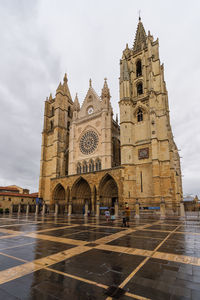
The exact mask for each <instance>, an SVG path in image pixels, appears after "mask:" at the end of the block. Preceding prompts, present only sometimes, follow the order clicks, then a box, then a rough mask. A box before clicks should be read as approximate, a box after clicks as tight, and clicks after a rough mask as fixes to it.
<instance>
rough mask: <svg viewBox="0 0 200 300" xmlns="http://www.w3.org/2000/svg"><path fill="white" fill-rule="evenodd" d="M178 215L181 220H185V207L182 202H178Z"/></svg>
mask: <svg viewBox="0 0 200 300" xmlns="http://www.w3.org/2000/svg"><path fill="white" fill-rule="evenodd" d="M180 215H181V218H185V207H184V203H183V201H181V202H180Z"/></svg>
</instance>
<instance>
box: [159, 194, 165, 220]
mask: <svg viewBox="0 0 200 300" xmlns="http://www.w3.org/2000/svg"><path fill="white" fill-rule="evenodd" d="M165 217H166V208H165V201H164V199H162V200H161V202H160V218H161V219H165Z"/></svg>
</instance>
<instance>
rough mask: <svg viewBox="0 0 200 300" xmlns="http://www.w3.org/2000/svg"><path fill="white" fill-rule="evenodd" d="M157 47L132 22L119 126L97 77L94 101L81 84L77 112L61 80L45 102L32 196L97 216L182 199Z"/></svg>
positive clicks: (173, 204)
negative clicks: (82, 94) (82, 91)
mask: <svg viewBox="0 0 200 300" xmlns="http://www.w3.org/2000/svg"><path fill="white" fill-rule="evenodd" d="M158 48H159V43H158V40H154V38H153V36H152V35H151V34H150V32H148V35H147V34H146V32H145V29H144V27H143V24H142V22H141V20H140V19H139V23H138V27H137V31H136V36H135V41H134V44H133V48H129V47H128V45H127V46H126V48H125V50H124V51H123V54H122V58H121V60H120V83H119V84H120V98H119V109H120V124H119V122H118V119H117V118H116V120H114V119H113V110H112V106H111V102H110V98H111V96H110V91H109V87H108V84H107V80H106V79H105V81H104V85H103V88H102V93H101V96H98V95H97V93H96V92H95V90H94V89H93V87H92V82H91V80H90V82H89V89H88V92H87V95H86V97H85V99H84V101H83V103H82V105H81V106H80V104H79V100H78V97H77V95H76V97H75V99H74V101H73V100H72V97H71V94H70V90H69V87H68V79H67V76H66V74H65V76H64V80H63V83H60V84H59V86H58V88H57V90H56V95H55V97H54V98H53V97H52V95H50V97H49V98H47V99H46V101H45V112H44V128H43V133H42V149H41V164H40V181H39V197H40V198H42V199H43V200H44V201H45V203H47V204H58V206H59V209H60V211H65V212H67V213H68V214H69V215H70V214H71V213H82V212H83V208H84V207H87V209H89V210H90V211H91V212H92V213H93V214H96V215H99V213H100V210H101V208H103V207H115V209H116V210H117V209H118V208H119V209H122V207H123V205H124V203H125V202H128V203H129V206H130V207H131V209H133V210H134V209H135V208H136V205H139V206H140V208H148V207H161V206H162V205H164V206H165V208H166V210H167V211H169V212H172V211H173V212H175V211H176V212H178V211H179V208H180V203H181V201H182V181H181V168H180V157H179V153H178V149H177V146H176V144H175V142H174V140H173V134H172V130H171V125H170V117H169V106H168V93H167V89H166V84H165V81H164V66H163V64H161V63H160V59H159V49H158Z"/></svg>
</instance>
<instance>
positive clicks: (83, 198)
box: [72, 178, 92, 214]
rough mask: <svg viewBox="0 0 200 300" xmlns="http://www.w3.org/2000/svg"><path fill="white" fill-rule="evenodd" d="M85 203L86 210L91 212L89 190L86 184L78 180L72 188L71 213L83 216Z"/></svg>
mask: <svg viewBox="0 0 200 300" xmlns="http://www.w3.org/2000/svg"><path fill="white" fill-rule="evenodd" d="M86 203H87V204H88V210H89V211H90V212H91V209H92V205H91V189H90V186H89V184H88V182H87V181H86V180H85V179H83V178H80V179H79V180H78V181H77V182H76V183H75V184H74V185H73V187H72V213H73V214H83V213H84V211H85V204H86Z"/></svg>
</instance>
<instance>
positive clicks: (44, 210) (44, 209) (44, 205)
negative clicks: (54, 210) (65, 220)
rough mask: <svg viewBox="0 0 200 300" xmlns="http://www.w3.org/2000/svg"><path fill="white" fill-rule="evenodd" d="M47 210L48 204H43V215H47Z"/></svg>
mask: <svg viewBox="0 0 200 300" xmlns="http://www.w3.org/2000/svg"><path fill="white" fill-rule="evenodd" d="M45 212H46V204H43V207H42V215H43V216H44V215H45Z"/></svg>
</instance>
